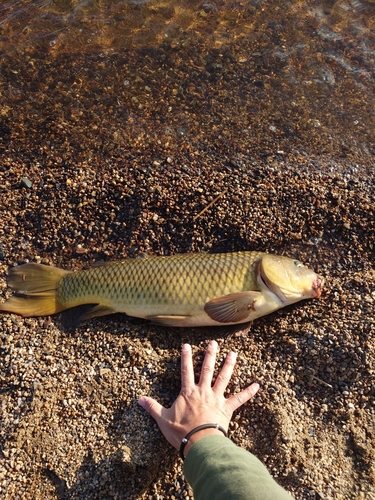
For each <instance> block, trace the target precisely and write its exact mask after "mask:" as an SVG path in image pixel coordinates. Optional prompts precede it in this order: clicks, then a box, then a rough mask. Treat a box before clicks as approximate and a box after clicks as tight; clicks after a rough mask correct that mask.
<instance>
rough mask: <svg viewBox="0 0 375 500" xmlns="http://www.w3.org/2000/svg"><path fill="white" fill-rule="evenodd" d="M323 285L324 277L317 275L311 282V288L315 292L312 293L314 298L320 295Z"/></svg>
mask: <svg viewBox="0 0 375 500" xmlns="http://www.w3.org/2000/svg"><path fill="white" fill-rule="evenodd" d="M323 285H324V278H322V277H321V276H318V275H317V276H316V278H315V279H314V281H313V284H312V289H313V291H314V292H315V295H314V297H315V298H317V299H318V298H319V297H320V296H321V295H322V288H323Z"/></svg>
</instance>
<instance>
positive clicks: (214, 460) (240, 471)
mask: <svg viewBox="0 0 375 500" xmlns="http://www.w3.org/2000/svg"><path fill="white" fill-rule="evenodd" d="M184 474H185V478H186V480H187V481H188V483H189V484H190V485H191V487H192V488H193V492H194V500H207V499H209V500H212V499H215V500H228V498H230V499H231V500H242V499H243V500H276V499H277V500H291V499H292V497H291V496H290V495H289V493H287V492H286V491H285V490H284V489H283V488H282V487H281V486H280V485H278V484H277V483H276V481H275V480H274V479H273V478H272V476H271V475H270V473H269V472H268V470H267V469H266V467H265V466H264V465H263V464H262V462H260V460H258V459H257V458H256V457H255V456H254V455H252V454H251V453H249V452H248V451H246V450H244V449H243V448H239V447H238V446H236V445H235V444H234V443H233V442H232V441H230V440H229V439H227V438H225V437H224V436H219V435H216V434H215V435H209V436H205V437H204V438H202V439H200V440H199V441H197V442H196V443H194V444H193V445H192V447H191V448H190V450H189V453H188V455H187V457H186V459H185V462H184Z"/></svg>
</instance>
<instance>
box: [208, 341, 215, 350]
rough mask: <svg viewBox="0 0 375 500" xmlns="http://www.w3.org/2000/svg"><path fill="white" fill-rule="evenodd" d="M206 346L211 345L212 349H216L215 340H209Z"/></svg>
mask: <svg viewBox="0 0 375 500" xmlns="http://www.w3.org/2000/svg"><path fill="white" fill-rule="evenodd" d="M208 347H212V348H213V349H217V342H216V340H211V341H210V343H209V344H208Z"/></svg>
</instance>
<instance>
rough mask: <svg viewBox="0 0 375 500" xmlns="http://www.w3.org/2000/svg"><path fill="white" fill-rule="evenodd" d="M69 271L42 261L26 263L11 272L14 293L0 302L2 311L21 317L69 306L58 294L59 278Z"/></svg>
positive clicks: (39, 314) (11, 284)
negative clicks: (47, 264) (60, 299)
mask: <svg viewBox="0 0 375 500" xmlns="http://www.w3.org/2000/svg"><path fill="white" fill-rule="evenodd" d="M69 272H70V271H64V270H63V269H58V268H56V267H51V266H44V265H43V264H35V263H32V262H30V263H29V264H23V265H21V266H15V267H12V268H11V269H10V270H9V272H8V286H9V287H10V288H11V289H12V291H13V293H14V294H15V295H12V296H11V297H10V298H9V299H8V300H7V301H6V302H4V303H2V304H0V312H1V311H2V312H10V313H15V314H19V315H21V316H25V317H28V316H49V315H51V314H56V313H58V312H61V311H63V310H64V309H66V306H65V305H64V304H61V303H60V302H59V300H58V296H57V287H58V284H59V282H60V280H61V279H62V278H63V277H64V276H65V275H66V274H69Z"/></svg>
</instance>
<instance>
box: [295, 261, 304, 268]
mask: <svg viewBox="0 0 375 500" xmlns="http://www.w3.org/2000/svg"><path fill="white" fill-rule="evenodd" d="M294 265H295V266H296V267H303V264H302V262H300V261H299V260H295V261H294Z"/></svg>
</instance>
